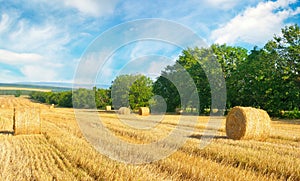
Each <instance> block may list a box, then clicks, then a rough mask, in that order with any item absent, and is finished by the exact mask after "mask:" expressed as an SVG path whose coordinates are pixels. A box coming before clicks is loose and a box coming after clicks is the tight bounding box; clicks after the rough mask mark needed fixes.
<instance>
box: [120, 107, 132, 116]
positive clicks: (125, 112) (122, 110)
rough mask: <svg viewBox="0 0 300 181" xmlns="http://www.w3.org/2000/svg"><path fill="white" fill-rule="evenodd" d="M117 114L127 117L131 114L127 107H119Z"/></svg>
mask: <svg viewBox="0 0 300 181" xmlns="http://www.w3.org/2000/svg"><path fill="white" fill-rule="evenodd" d="M118 113H119V114H124V115H128V114H130V113H131V111H130V109H129V108H127V107H121V108H120V109H119V111H118Z"/></svg>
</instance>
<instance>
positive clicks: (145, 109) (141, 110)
mask: <svg viewBox="0 0 300 181" xmlns="http://www.w3.org/2000/svg"><path fill="white" fill-rule="evenodd" d="M139 115H141V116H149V115H150V109H149V107H140V108H139Z"/></svg>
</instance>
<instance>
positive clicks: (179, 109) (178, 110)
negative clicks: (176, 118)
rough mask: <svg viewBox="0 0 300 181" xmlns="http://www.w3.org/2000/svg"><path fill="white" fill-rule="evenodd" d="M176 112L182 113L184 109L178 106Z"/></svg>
mask: <svg viewBox="0 0 300 181" xmlns="http://www.w3.org/2000/svg"><path fill="white" fill-rule="evenodd" d="M175 112H176V114H182V113H183V110H182V109H181V108H176V109H175Z"/></svg>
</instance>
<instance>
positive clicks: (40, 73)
mask: <svg viewBox="0 0 300 181" xmlns="http://www.w3.org/2000/svg"><path fill="white" fill-rule="evenodd" d="M21 72H22V73H23V74H24V75H25V77H26V80H30V81H52V80H55V79H56V78H57V72H56V71H55V70H54V69H51V68H48V67H44V66H40V65H25V66H24V67H22V68H21Z"/></svg>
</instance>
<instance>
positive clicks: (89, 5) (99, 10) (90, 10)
mask: <svg viewBox="0 0 300 181" xmlns="http://www.w3.org/2000/svg"><path fill="white" fill-rule="evenodd" d="M117 2H118V0H109V1H107V0H84V1H83V0H64V3H65V5H66V6H70V7H73V8H76V9H77V10H78V11H80V12H82V13H84V14H87V15H90V16H95V17H99V16H103V15H107V14H112V13H113V12H114V9H115V6H116V4H117Z"/></svg>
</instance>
